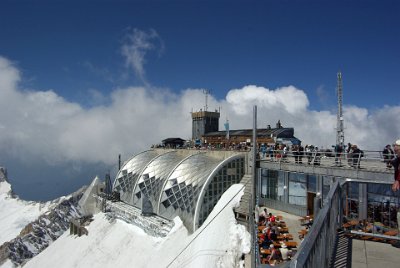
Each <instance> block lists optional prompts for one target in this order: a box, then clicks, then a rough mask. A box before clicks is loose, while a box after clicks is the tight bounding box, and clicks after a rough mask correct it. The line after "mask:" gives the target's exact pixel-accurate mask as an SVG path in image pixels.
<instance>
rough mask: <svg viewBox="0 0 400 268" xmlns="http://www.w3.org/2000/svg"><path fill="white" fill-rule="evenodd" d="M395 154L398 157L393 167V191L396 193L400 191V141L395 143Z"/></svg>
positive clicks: (393, 162) (394, 160)
mask: <svg viewBox="0 0 400 268" xmlns="http://www.w3.org/2000/svg"><path fill="white" fill-rule="evenodd" d="M393 146H394V153H395V155H396V157H395V158H394V159H393V160H392V166H393V168H394V183H393V185H392V190H393V191H394V192H396V191H397V190H399V189H400V139H399V140H397V141H396V142H395V143H394V145H393Z"/></svg>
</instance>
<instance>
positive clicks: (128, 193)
mask: <svg viewBox="0 0 400 268" xmlns="http://www.w3.org/2000/svg"><path fill="white" fill-rule="evenodd" d="M158 155H159V154H158V153H157V151H154V150H149V151H144V152H142V153H139V154H137V155H135V156H133V157H132V158H131V159H130V160H128V161H127V162H125V164H124V165H123V166H122V168H121V169H120V171H119V172H118V174H117V177H116V179H115V181H114V184H113V191H116V192H119V193H120V196H121V200H122V201H124V202H125V203H128V204H133V187H134V186H135V185H136V181H137V180H138V178H139V175H140V174H141V173H142V170H143V168H144V167H145V166H146V165H147V163H149V162H150V161H151V160H152V159H153V158H155V157H157V156H158Z"/></svg>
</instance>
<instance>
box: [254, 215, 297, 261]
mask: <svg viewBox="0 0 400 268" xmlns="http://www.w3.org/2000/svg"><path fill="white" fill-rule="evenodd" d="M278 221H279V219H277V217H275V216H274V215H272V213H268V212H267V209H266V208H264V210H263V211H262V212H261V213H260V215H259V222H258V224H259V226H265V228H263V229H262V234H261V236H260V237H259V245H260V247H261V248H264V249H268V248H269V249H270V251H271V254H270V255H268V257H267V261H268V263H269V264H271V265H275V264H276V263H277V262H278V261H281V260H282V261H287V260H289V259H290V256H291V255H290V253H291V251H290V250H289V249H288V248H287V246H286V244H285V243H284V242H285V241H288V239H286V240H285V241H284V242H283V243H282V244H281V247H280V248H279V249H277V248H275V246H274V242H276V241H278V235H280V230H279V227H278Z"/></svg>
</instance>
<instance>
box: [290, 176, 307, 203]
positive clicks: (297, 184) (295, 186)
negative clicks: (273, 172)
mask: <svg viewBox="0 0 400 268" xmlns="http://www.w3.org/2000/svg"><path fill="white" fill-rule="evenodd" d="M289 204H293V205H300V206H306V205H307V180H306V175H305V174H303V173H291V172H290V173H289Z"/></svg>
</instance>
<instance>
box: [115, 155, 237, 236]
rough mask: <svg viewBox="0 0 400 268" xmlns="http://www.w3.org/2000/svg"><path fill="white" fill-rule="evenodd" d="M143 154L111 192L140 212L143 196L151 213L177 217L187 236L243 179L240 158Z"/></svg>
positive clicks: (126, 166)
mask: <svg viewBox="0 0 400 268" xmlns="http://www.w3.org/2000/svg"><path fill="white" fill-rule="evenodd" d="M158 152H159V153H157V151H156V150H154V151H146V152H143V153H141V154H138V155H136V156H134V157H133V158H131V159H130V160H129V161H128V162H127V163H126V164H124V165H123V167H122V168H121V170H120V171H119V172H118V174H117V177H116V179H115V181H114V185H113V191H117V192H119V193H120V195H121V200H122V201H124V202H126V203H128V204H131V205H133V206H136V207H138V208H141V206H142V199H143V197H144V196H146V197H147V198H148V199H149V200H150V201H151V203H152V206H153V212H155V213H157V214H158V215H160V216H163V217H165V218H168V219H171V220H172V219H173V218H175V217H176V216H179V217H180V218H181V219H182V221H183V223H184V225H185V226H186V227H187V228H188V230H189V231H190V232H192V231H194V230H195V229H196V228H197V227H199V226H201V224H202V223H203V222H204V221H205V219H206V218H207V217H208V215H209V213H210V212H211V211H212V209H213V208H214V206H215V204H216V203H217V202H218V200H219V199H220V198H221V196H222V194H223V193H224V192H225V191H226V190H227V189H228V188H229V187H230V186H231V185H232V184H235V183H239V182H240V180H241V178H242V177H243V175H244V170H245V168H244V155H243V154H239V155H233V156H231V157H228V158H226V159H223V158H218V157H215V155H214V156H210V154H207V153H206V152H196V153H192V154H191V153H188V151H187V153H185V151H179V150H178V151H162V150H161V151H158Z"/></svg>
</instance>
